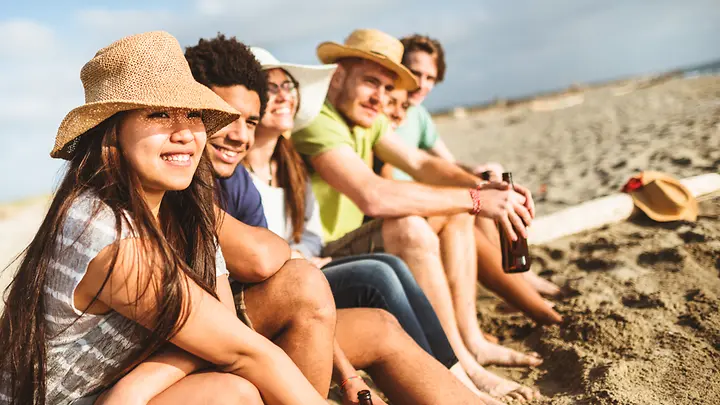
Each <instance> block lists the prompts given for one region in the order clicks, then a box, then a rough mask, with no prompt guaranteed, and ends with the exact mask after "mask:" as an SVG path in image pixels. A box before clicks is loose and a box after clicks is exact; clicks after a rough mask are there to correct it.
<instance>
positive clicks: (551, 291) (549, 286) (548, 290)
mask: <svg viewBox="0 0 720 405" xmlns="http://www.w3.org/2000/svg"><path fill="white" fill-rule="evenodd" d="M523 277H524V278H525V281H527V282H528V284H530V285H531V286H532V287H533V288H534V289H535V290H537V292H539V293H540V294H542V295H544V296H546V297H553V298H555V297H559V296H561V295H562V290H561V289H560V287H559V286H558V285H557V284H555V283H553V282H552V281H550V280H546V279H544V278H542V277H540V276H539V275H537V274H535V273H534V272H532V271H526V272H525V273H523Z"/></svg>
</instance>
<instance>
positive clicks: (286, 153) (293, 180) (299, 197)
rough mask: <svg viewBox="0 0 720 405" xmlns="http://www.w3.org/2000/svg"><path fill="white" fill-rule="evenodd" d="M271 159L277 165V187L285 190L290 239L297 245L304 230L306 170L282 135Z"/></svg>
mask: <svg viewBox="0 0 720 405" xmlns="http://www.w3.org/2000/svg"><path fill="white" fill-rule="evenodd" d="M272 159H273V160H274V161H275V162H276V163H277V178H278V185H279V186H280V187H282V188H283V189H284V190H285V207H286V209H287V211H288V213H289V214H290V223H291V224H292V238H293V240H294V241H295V243H299V242H300V238H301V237H302V234H303V229H304V228H305V206H306V204H307V201H305V192H306V187H307V185H308V183H307V180H308V179H307V175H308V174H307V169H306V168H305V163H304V162H303V160H302V158H301V157H300V154H299V153H298V152H297V151H296V150H295V147H294V146H293V144H292V142H291V141H290V140H289V139H287V138H285V137H284V136H282V135H281V136H280V138H278V142H277V145H275V150H274V151H273V154H272Z"/></svg>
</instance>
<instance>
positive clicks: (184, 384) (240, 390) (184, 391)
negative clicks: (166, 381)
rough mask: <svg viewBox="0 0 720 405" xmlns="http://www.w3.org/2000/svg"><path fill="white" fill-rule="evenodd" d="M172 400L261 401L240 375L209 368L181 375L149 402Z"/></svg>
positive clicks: (169, 404)
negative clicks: (205, 370)
mask: <svg viewBox="0 0 720 405" xmlns="http://www.w3.org/2000/svg"><path fill="white" fill-rule="evenodd" d="M175 404H188V405H235V404H237V405H241V404H242V405H262V404H263V401H262V398H261V397H260V392H258V390H257V388H255V386H254V385H252V384H251V383H250V382H249V381H247V380H245V379H243V378H242V377H238V376H236V375H234V374H229V373H220V372H213V371H208V372H201V373H196V374H191V375H189V376H187V377H185V378H183V379H182V380H180V381H178V382H177V383H175V384H173V385H172V386H170V388H168V389H166V390H165V391H163V392H162V393H161V394H160V395H158V396H156V397H155V398H153V399H152V400H151V401H150V402H149V403H148V405H175Z"/></svg>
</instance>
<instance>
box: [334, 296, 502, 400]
mask: <svg viewBox="0 0 720 405" xmlns="http://www.w3.org/2000/svg"><path fill="white" fill-rule="evenodd" d="M337 315H338V317H337V320H338V322H337V340H338V343H339V344H340V347H341V348H342V349H343V351H344V352H345V355H346V356H347V358H348V360H350V363H352V365H353V366H354V367H355V368H358V369H364V370H366V371H367V372H368V373H369V374H370V376H371V377H372V379H373V381H374V382H375V383H376V384H377V385H378V387H380V389H381V390H382V391H383V392H384V393H385V395H387V396H388V398H389V399H390V401H391V402H392V403H393V404H397V405H403V404H408V405H410V404H413V405H414V404H417V405H422V404H427V405H435V404H444V405H455V404H458V405H459V404H481V403H483V401H481V400H480V397H479V396H477V395H475V394H473V393H472V392H471V391H470V390H469V389H468V388H467V387H465V386H464V385H463V384H462V383H461V382H460V380H459V379H458V378H456V377H455V376H453V374H452V373H451V372H450V371H449V370H448V369H447V368H445V367H444V366H443V365H442V364H440V363H439V362H438V361H437V360H435V359H433V358H432V356H430V355H429V354H427V353H426V352H425V351H424V350H422V349H421V348H420V347H419V346H418V345H417V344H415V342H414V341H413V340H412V339H411V338H410V337H409V336H408V335H407V334H406V333H405V332H404V331H403V330H402V327H400V324H399V323H398V322H397V320H396V319H395V318H394V317H393V316H392V315H390V314H389V313H388V312H385V311H382V310H379V309H370V308H353V309H341V310H339V311H338V312H337ZM486 395H487V394H486ZM492 401H494V400H492ZM486 403H491V404H497V401H494V402H486Z"/></svg>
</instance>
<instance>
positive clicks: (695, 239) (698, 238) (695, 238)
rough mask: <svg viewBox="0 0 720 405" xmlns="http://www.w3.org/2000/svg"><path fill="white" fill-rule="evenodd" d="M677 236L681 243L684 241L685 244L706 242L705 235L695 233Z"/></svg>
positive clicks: (688, 232)
mask: <svg viewBox="0 0 720 405" xmlns="http://www.w3.org/2000/svg"><path fill="white" fill-rule="evenodd" d="M679 236H680V238H681V239H682V240H683V241H685V243H699V242H705V241H706V240H707V237H706V236H705V235H703V234H701V233H697V232H695V231H687V232H682V233H680V234H679Z"/></svg>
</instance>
